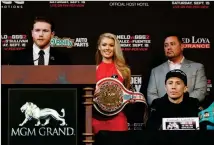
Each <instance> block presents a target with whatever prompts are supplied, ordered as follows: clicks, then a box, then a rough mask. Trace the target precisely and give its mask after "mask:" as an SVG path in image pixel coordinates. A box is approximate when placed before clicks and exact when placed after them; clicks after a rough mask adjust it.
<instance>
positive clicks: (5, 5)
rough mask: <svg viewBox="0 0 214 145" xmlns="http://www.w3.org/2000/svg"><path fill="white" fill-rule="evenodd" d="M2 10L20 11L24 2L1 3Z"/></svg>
mask: <svg viewBox="0 0 214 145" xmlns="http://www.w3.org/2000/svg"><path fill="white" fill-rule="evenodd" d="M1 2H2V5H1V8H3V9H22V8H23V5H24V1H1Z"/></svg>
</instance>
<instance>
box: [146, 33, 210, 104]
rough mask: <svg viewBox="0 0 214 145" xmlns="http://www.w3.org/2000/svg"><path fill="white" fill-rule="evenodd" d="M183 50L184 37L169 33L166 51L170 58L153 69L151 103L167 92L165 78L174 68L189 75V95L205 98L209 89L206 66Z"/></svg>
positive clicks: (149, 92)
mask: <svg viewBox="0 0 214 145" xmlns="http://www.w3.org/2000/svg"><path fill="white" fill-rule="evenodd" d="M183 50H184V47H183V45H182V39H181V38H180V37H179V36H175V35H168V36H167V37H166V38H165V41H164V51H165V56H166V57H167V58H168V60H167V61H166V62H164V63H162V64H161V65H159V66H157V67H155V68H153V69H152V71H151V75H150V80H149V84H148V88H147V100H148V104H149V105H151V104H152V101H153V100H154V99H157V98H160V97H162V96H164V94H166V90H165V88H164V78H165V75H166V74H167V72H169V71H170V70H174V69H180V70H182V71H184V73H185V74H186V75H187V78H188V82H187V86H188V92H189V96H190V97H193V98H197V99H198V100H199V101H200V102H201V101H203V100H204V98H205V95H206V90H207V78H206V76H205V71H204V66H203V64H201V63H197V62H194V61H191V60H188V59H186V58H185V57H184V55H183Z"/></svg>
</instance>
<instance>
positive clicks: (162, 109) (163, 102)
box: [147, 93, 199, 130]
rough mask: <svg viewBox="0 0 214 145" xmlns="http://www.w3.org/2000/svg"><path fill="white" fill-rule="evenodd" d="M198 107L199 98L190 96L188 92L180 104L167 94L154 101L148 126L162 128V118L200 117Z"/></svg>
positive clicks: (156, 128)
mask: <svg viewBox="0 0 214 145" xmlns="http://www.w3.org/2000/svg"><path fill="white" fill-rule="evenodd" d="M198 108H199V101H198V99H196V98H192V97H189V94H188V93H185V94H184V98H183V101H182V102H181V103H179V104H174V103H172V102H170V101H169V99H168V95H167V94H166V95H164V96H163V97H161V98H158V99H155V100H154V101H153V102H152V105H151V114H150V118H149V120H148V122H147V128H148V129H155V130H161V129H162V118H175V117H176V118H179V117H198V112H199V109H198Z"/></svg>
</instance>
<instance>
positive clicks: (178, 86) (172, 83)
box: [165, 77, 187, 100]
mask: <svg viewBox="0 0 214 145" xmlns="http://www.w3.org/2000/svg"><path fill="white" fill-rule="evenodd" d="M165 88H166V92H167V94H168V96H169V97H170V98H171V99H173V100H176V99H179V98H181V97H183V94H184V93H185V92H186V91H187V86H185V84H184V82H183V80H181V79H180V78H177V77H171V78H169V79H168V80H167V81H166V85H165Z"/></svg>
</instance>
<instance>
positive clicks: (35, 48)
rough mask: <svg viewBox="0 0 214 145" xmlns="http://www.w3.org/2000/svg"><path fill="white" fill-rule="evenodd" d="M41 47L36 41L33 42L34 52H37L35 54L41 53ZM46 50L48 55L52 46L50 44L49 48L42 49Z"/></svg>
mask: <svg viewBox="0 0 214 145" xmlns="http://www.w3.org/2000/svg"><path fill="white" fill-rule="evenodd" d="M40 50H41V49H40V48H39V47H38V46H37V45H36V44H35V43H34V44H33V52H34V53H35V54H39V51H40ZM42 50H43V51H44V52H45V55H48V54H49V53H50V46H48V47H47V48H45V49H42Z"/></svg>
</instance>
